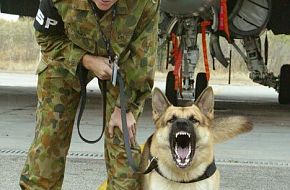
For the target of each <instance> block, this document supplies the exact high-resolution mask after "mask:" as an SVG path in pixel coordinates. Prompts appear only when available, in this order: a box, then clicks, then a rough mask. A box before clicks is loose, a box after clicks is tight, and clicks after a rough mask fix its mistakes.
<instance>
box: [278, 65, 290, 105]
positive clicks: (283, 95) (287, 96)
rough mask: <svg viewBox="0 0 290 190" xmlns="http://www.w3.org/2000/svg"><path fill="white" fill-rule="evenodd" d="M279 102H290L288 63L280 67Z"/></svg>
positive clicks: (289, 67) (289, 71)
mask: <svg viewBox="0 0 290 190" xmlns="http://www.w3.org/2000/svg"><path fill="white" fill-rule="evenodd" d="M279 103H280V104H290V65H283V66H282V67H281V72H280V84H279Z"/></svg>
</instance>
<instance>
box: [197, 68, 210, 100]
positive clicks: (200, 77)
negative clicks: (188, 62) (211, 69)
mask: <svg viewBox="0 0 290 190" xmlns="http://www.w3.org/2000/svg"><path fill="white" fill-rule="evenodd" d="M207 85H208V81H207V78H206V73H198V74H197V76H196V81H195V100H197V98H198V97H199V95H200V94H201V93H202V91H203V90H204V89H205V88H206V87H207Z"/></svg>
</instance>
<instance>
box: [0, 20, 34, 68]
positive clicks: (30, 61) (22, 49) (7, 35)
mask: <svg viewBox="0 0 290 190" xmlns="http://www.w3.org/2000/svg"><path fill="white" fill-rule="evenodd" d="M32 24H33V20H32V19H29V18H21V19H19V20H18V21H6V20H3V19H0V26H1V30H0V40H1V43H0V70H17V71H32V70H34V69H35V67H36V64H37V60H38V57H39V47H38V45H37V43H36V41H35V37H34V31H33V30H34V29H33V26H32Z"/></svg>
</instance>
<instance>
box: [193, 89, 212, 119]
mask: <svg viewBox="0 0 290 190" xmlns="http://www.w3.org/2000/svg"><path fill="white" fill-rule="evenodd" d="M195 105H197V107H199V109H200V110H201V111H202V113H203V114H204V115H206V116H207V117H208V118H209V119H213V118H214V94H213V90H212V88H211V87H207V88H206V89H204V91H203V92H202V93H201V94H200V96H199V97H198V99H197V100H196V101H195Z"/></svg>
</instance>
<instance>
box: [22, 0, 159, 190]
mask: <svg viewBox="0 0 290 190" xmlns="http://www.w3.org/2000/svg"><path fill="white" fill-rule="evenodd" d="M53 2H54V6H55V7H56V8H57V10H58V12H59V14H60V15H61V17H62V20H63V21H64V26H65V35H45V34H43V33H40V32H36V38H37V41H38V43H39V45H40V46H41V52H42V59H41V61H40V64H39V66H38V70H37V73H38V86H37V95H38V105H37V111H36V130H35V137H34V140H33V142H32V145H31V147H30V149H29V153H28V157H27V160H26V163H25V166H24V169H23V171H22V173H21V178H20V186H21V187H22V189H29V190H30V189H37V190H38V189H39V190H40V189H53V190H56V189H61V186H62V182H63V177H64V169H65V162H66V155H67V152H68V149H69V145H70V141H71V136H72V129H73V124H74V119H75V115H76V110H77V106H78V103H79V99H80V84H79V79H78V76H77V66H78V64H79V63H80V62H81V59H82V56H83V55H84V54H86V53H90V54H94V55H98V56H104V57H108V55H107V51H106V49H105V44H104V42H103V39H102V37H101V34H100V31H99V29H98V28H97V25H96V20H95V17H94V16H93V12H92V10H91V9H90V6H89V4H88V2H87V0H78V1H75V0H53ZM157 9H158V8H157V3H154V1H151V0H118V1H117V16H116V19H115V21H114V24H113V25H112V26H111V19H112V14H111V10H109V11H108V12H107V13H106V14H105V15H104V16H103V17H102V18H101V19H100V25H101V27H102V30H103V31H104V32H105V34H107V36H108V38H110V39H111V43H112V47H113V49H114V51H115V53H116V54H118V55H120V63H119V64H120V65H119V66H120V71H121V73H122V75H123V77H124V79H125V85H126V89H125V92H126V94H127V96H128V99H129V100H128V107H129V109H130V111H132V113H133V114H134V116H135V118H136V120H137V119H138V117H139V115H140V113H141V112H142V109H143V105H144V101H145V99H146V98H147V97H148V96H149V95H150V93H151V89H152V86H153V81H154V78H153V77H154V65H155V62H156V46H157V24H158V12H157ZM111 30H112V32H111ZM109 34H111V36H109ZM89 76H90V77H89V79H92V78H93V75H92V73H89ZM107 86H108V93H107V96H108V97H107V110H106V113H107V118H106V120H107V121H106V126H107V125H108V122H109V119H110V117H111V114H112V112H113V110H114V107H115V106H119V89H118V87H113V86H112V85H111V84H110V82H107ZM107 129H108V127H106V131H105V159H106V167H107V173H108V187H107V189H109V190H111V189H116V190H121V189H139V176H138V175H136V174H134V172H133V171H132V170H131V169H130V168H129V166H128V164H127V158H126V153H125V150H124V142H123V136H122V133H121V132H120V130H119V129H118V128H115V131H114V132H115V133H114V134H115V136H114V137H113V138H109V134H108V130H107ZM132 152H133V157H134V159H135V161H136V162H139V160H140V147H139V146H138V145H136V146H134V147H132Z"/></svg>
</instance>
